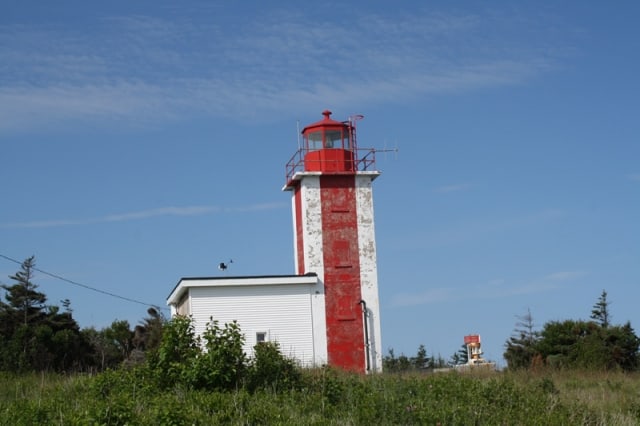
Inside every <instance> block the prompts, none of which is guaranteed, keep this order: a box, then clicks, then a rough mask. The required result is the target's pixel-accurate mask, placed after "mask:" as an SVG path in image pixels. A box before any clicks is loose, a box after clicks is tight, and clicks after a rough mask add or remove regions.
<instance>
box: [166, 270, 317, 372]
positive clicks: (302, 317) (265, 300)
mask: <svg viewBox="0 0 640 426" xmlns="http://www.w3.org/2000/svg"><path fill="white" fill-rule="evenodd" d="M167 303H168V304H169V305H170V306H171V315H172V316H174V315H190V316H191V317H192V319H193V322H194V326H195V332H196V333H197V334H198V335H202V333H203V332H204V330H205V327H206V325H207V323H209V322H210V321H211V318H212V317H213V318H214V319H215V320H217V321H218V322H219V324H220V325H221V326H222V325H224V324H225V323H231V322H232V321H237V322H238V325H239V326H240V329H241V331H242V333H243V334H244V336H245V345H244V351H245V353H247V354H249V355H251V354H252V351H253V347H254V346H255V345H256V343H258V342H261V341H275V342H278V344H279V345H280V349H281V350H282V352H283V354H284V355H287V356H290V357H293V358H295V359H296V360H298V361H299V362H300V363H301V364H302V365H305V366H314V365H317V366H319V365H323V364H326V363H327V344H326V321H325V307H324V294H323V291H322V285H321V283H320V282H319V280H318V277H317V275H316V274H307V275H302V276H301V275H277V276H253V277H251V276H247V277H209V278H182V279H181V280H180V281H179V282H178V284H177V285H176V287H175V288H174V289H173V291H172V292H171V294H170V295H169V298H168V300H167Z"/></svg>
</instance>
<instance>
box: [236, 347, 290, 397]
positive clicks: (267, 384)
mask: <svg viewBox="0 0 640 426" xmlns="http://www.w3.org/2000/svg"><path fill="white" fill-rule="evenodd" d="M253 351H254V357H253V359H252V360H251V363H250V365H249V369H248V374H247V387H248V389H249V390H251V391H255V390H256V389H271V390H273V391H275V392H279V391H282V390H288V389H297V388H299V387H300V386H301V383H302V373H301V371H300V368H299V367H298V365H297V364H296V362H295V361H294V360H292V359H290V358H287V357H285V356H284V355H283V354H282V352H281V351H280V346H279V345H278V343H277V342H261V343H258V344H257V345H255V346H254V348H253Z"/></svg>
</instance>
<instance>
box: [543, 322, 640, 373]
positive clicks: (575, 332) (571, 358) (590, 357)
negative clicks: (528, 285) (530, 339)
mask: <svg viewBox="0 0 640 426" xmlns="http://www.w3.org/2000/svg"><path fill="white" fill-rule="evenodd" d="M541 335H542V339H541V341H540V343H539V345H538V350H539V352H540V354H541V356H542V358H543V359H546V360H547V363H548V364H549V365H550V366H553V367H558V368H567V367H571V368H589V369H595V370H612V369H622V370H625V371H633V370H636V369H637V368H638V361H639V359H638V349H639V347H640V339H638V337H637V336H636V335H635V332H634V331H633V328H632V327H631V325H630V324H629V323H627V324H625V325H624V326H609V327H607V328H603V327H602V326H600V325H599V324H596V323H594V322H590V321H589V322H586V321H573V320H567V321H552V322H549V323H547V324H545V326H544V328H543V330H542V333H541Z"/></svg>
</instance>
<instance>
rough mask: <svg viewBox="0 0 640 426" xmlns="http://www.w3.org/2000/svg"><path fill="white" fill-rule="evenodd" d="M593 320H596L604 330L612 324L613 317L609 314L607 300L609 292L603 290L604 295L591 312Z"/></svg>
mask: <svg viewBox="0 0 640 426" xmlns="http://www.w3.org/2000/svg"><path fill="white" fill-rule="evenodd" d="M591 319H592V320H595V321H596V322H597V323H598V324H600V326H601V327H602V328H607V327H609V324H610V323H611V315H610V314H609V301H608V300H607V292H606V291H605V290H602V294H600V297H599V298H598V301H597V302H596V304H595V305H593V309H592V310H591Z"/></svg>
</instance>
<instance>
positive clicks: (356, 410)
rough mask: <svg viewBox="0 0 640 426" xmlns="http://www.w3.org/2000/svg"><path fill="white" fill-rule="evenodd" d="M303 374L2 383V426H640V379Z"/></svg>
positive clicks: (11, 379) (127, 374)
mask: <svg viewBox="0 0 640 426" xmlns="http://www.w3.org/2000/svg"><path fill="white" fill-rule="evenodd" d="M303 374H304V377H303V380H302V385H301V386H298V387H296V388H291V389H283V388H282V387H274V388H272V389H269V388H267V389H264V388H263V389H261V390H257V391H255V392H249V391H248V390H247V388H244V387H242V388H238V389H236V390H233V391H226V392H212V391H206V390H197V391H196V390H192V389H186V388H182V387H179V386H176V387H173V388H170V389H168V390H164V391H159V390H158V388H157V387H156V386H155V385H154V383H153V380H152V378H151V377H150V376H149V375H148V374H147V372H145V370H144V369H134V370H119V371H110V372H106V373H103V374H100V375H97V376H84V375H73V376H60V375H49V374H28V375H19V376H18V375H11V374H0V424H2V425H33V424H54V425H55V424H58V425H87V424H89V425H90V424H96V425H98V424H99V425H124V424H135V425H158V424H163V425H183V424H196V425H211V424H213V425H215V424H232V425H244V424H292V425H293V424H295V425H329V424H331V425H333V424H340V425H360V424H362V425H365V424H366V425H370V424H389V425H394V424H401V425H411V424H416V425H417V424H420V425H422V424H433V425H435V424H441V425H476V424H480V425H485V424H486V425H497V424H524V425H567V424H569V425H571V424H590V425H608V424H616V425H627V424H628V425H632V424H633V425H636V424H640V376H638V375H629V374H623V373H591V372H579V373H578V372H556V371H545V372H521V373H488V372H483V373H482V372H481V373H477V374H476V373H474V372H471V373H463V374H461V373H455V372H454V373H444V374H431V375H429V374H406V375H391V374H381V375H371V376H360V375H353V374H346V373H342V372H338V371H335V370H331V369H318V370H308V371H304V373H303Z"/></svg>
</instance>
